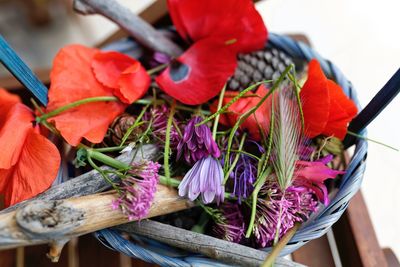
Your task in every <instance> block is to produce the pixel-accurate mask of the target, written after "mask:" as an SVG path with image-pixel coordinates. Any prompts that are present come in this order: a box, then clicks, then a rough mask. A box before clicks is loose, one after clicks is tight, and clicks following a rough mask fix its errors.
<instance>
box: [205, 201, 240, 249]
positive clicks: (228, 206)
mask: <svg viewBox="0 0 400 267" xmlns="http://www.w3.org/2000/svg"><path fill="white" fill-rule="evenodd" d="M221 210H222V216H221V217H222V218H221V219H220V220H218V221H216V222H215V225H214V227H213V232H214V234H215V236H217V237H219V238H221V239H223V240H226V241H229V242H233V243H239V242H240V241H241V240H242V238H243V237H244V231H245V223H244V220H243V215H242V213H241V211H240V209H239V206H238V205H237V204H232V203H229V202H226V203H224V204H223V205H222V207H221Z"/></svg>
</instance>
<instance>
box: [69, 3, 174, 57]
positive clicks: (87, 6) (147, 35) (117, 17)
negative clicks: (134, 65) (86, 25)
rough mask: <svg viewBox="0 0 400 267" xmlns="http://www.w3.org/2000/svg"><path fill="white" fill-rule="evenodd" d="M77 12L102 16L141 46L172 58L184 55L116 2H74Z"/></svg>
mask: <svg viewBox="0 0 400 267" xmlns="http://www.w3.org/2000/svg"><path fill="white" fill-rule="evenodd" d="M74 9H75V11H77V12H79V13H81V14H84V15H88V14H100V15H103V16H104V17H106V18H108V19H110V20H111V21H113V22H115V23H116V24H118V25H119V26H120V27H121V28H122V29H124V30H126V31H127V32H128V33H129V34H130V35H131V36H132V37H133V38H134V39H135V40H136V41H138V42H139V43H140V44H141V45H143V46H145V47H147V48H149V49H151V50H152V51H158V52H162V53H165V54H167V55H169V56H172V57H177V56H179V55H180V54H182V49H181V48H180V47H179V46H178V45H177V44H175V43H174V42H172V41H171V40H170V39H168V38H166V37H165V36H164V35H163V34H161V33H160V32H159V31H157V30H156V29H155V28H154V27H153V26H151V25H150V24H149V23H148V22H146V21H144V20H143V19H141V18H140V17H139V16H138V15H136V14H134V13H133V12H132V11H130V10H129V9H128V8H126V7H124V6H122V5H121V4H119V3H118V2H117V1H116V0H74Z"/></svg>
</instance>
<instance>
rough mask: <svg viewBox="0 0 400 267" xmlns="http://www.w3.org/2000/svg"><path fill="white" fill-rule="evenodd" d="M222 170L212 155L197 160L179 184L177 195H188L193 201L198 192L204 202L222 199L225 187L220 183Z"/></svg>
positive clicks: (222, 178) (222, 175)
mask: <svg viewBox="0 0 400 267" xmlns="http://www.w3.org/2000/svg"><path fill="white" fill-rule="evenodd" d="M223 180H224V172H223V170H222V166H221V163H220V162H219V161H218V160H217V159H215V158H213V157H212V156H208V157H205V158H203V159H201V160H199V161H197V162H196V163H195V164H194V165H193V167H192V168H191V169H190V170H189V171H188V172H187V173H186V175H185V177H183V179H182V182H181V183H180V184H179V187H178V188H179V195H180V196H181V197H183V196H186V195H187V196H188V198H189V199H190V200H191V201H193V200H195V199H196V198H197V197H198V196H199V195H200V194H201V197H202V201H203V203H204V204H208V203H211V202H213V201H214V200H216V202H217V203H218V204H219V203H220V202H222V201H224V194H225V189H224V185H223V184H222V182H223Z"/></svg>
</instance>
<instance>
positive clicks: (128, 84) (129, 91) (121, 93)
mask: <svg viewBox="0 0 400 267" xmlns="http://www.w3.org/2000/svg"><path fill="white" fill-rule="evenodd" d="M150 83H151V79H150V76H149V74H148V73H147V71H146V70H145V69H144V68H143V67H142V65H141V64H140V63H139V62H136V63H135V64H133V65H132V66H130V67H129V68H127V69H126V70H124V71H123V72H122V73H121V75H120V77H119V79H118V89H117V90H114V94H115V95H116V96H118V98H119V99H120V100H121V101H122V102H124V103H127V104H131V103H133V102H134V101H136V100H138V99H139V98H141V97H142V96H143V95H144V94H145V93H146V92H147V89H149V86H150Z"/></svg>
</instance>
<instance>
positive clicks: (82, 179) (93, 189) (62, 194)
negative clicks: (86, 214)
mask: <svg viewBox="0 0 400 267" xmlns="http://www.w3.org/2000/svg"><path fill="white" fill-rule="evenodd" d="M157 152H158V149H157V146H155V145H144V146H143V147H142V148H140V150H139V151H137V153H136V150H133V151H131V152H129V153H124V154H122V155H120V156H118V157H117V158H116V159H117V160H119V161H121V162H124V163H127V164H128V163H130V162H132V161H133V162H140V161H141V160H153V159H155V158H156V156H157ZM134 155H135V158H133V157H134ZM101 169H103V170H106V169H110V168H109V167H105V166H103V167H101ZM117 179H118V177H116V176H115V175H110V180H112V181H116V180H117ZM110 187H111V185H110V184H109V183H108V182H106V181H105V180H104V178H103V177H102V176H101V175H100V173H99V172H98V171H96V170H92V171H89V172H87V173H84V174H82V175H80V176H78V177H76V178H73V179H71V180H69V181H66V182H64V183H62V184H59V185H56V186H53V187H51V188H50V189H48V190H47V191H45V192H44V193H42V194H40V195H38V196H36V197H35V198H32V199H29V200H27V201H24V202H21V203H18V204H16V205H14V206H12V207H9V208H7V209H4V210H2V211H0V214H3V213H7V212H10V211H13V210H15V209H17V208H19V207H21V206H24V205H26V204H28V203H30V202H32V201H33V200H59V199H66V198H70V197H78V196H85V195H89V194H93V193H98V192H102V191H104V190H107V189H109V188H110Z"/></svg>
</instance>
